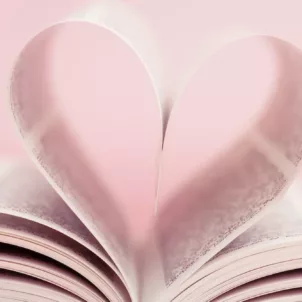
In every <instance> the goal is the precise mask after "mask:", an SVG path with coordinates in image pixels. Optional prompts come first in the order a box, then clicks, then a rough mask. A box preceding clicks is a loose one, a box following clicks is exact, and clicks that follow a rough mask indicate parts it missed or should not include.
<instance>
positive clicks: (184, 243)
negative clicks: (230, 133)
mask: <svg viewBox="0 0 302 302" xmlns="http://www.w3.org/2000/svg"><path fill="white" fill-rule="evenodd" d="M268 44H269V45H270V47H272V49H273V52H274V54H275V55H276V57H277V58H278V64H279V71H280V76H279V78H278V81H277V84H276V87H275V88H276V91H273V93H272V95H271V99H270V106H268V108H267V109H266V111H265V113H264V114H263V115H262V117H261V118H260V120H258V122H257V123H256V124H254V125H251V127H250V130H249V131H247V132H246V135H245V137H243V138H242V139H241V140H239V141H237V144H235V145H233V146H232V148H230V149H229V150H227V151H226V152H224V154H221V155H220V158H219V159H217V160H216V164H213V165H212V166H211V167H209V169H208V170H207V171H203V173H200V175H196V176H195V177H193V178H192V179H191V180H189V181H188V182H187V184H185V185H183V187H182V188H180V189H179V191H178V192H175V194H174V195H173V196H170V197H169V199H168V201H167V202H166V204H167V205H166V206H165V207H164V210H163V211H162V212H161V214H160V215H159V218H158V221H157V224H156V232H157V240H158V251H159V252H158V253H159V256H160V259H161V263H162V266H163V274H164V280H165V285H166V287H168V288H170V291H171V292H174V293H175V292H176V291H177V290H178V287H179V285H180V284H181V283H182V282H184V281H185V280H186V279H188V278H189V277H190V276H191V275H192V273H194V272H196V271H197V270H198V269H199V268H200V267H201V266H202V265H203V264H204V263H205V262H206V261H208V260H210V259H211V258H212V257H213V256H214V255H215V254H217V253H218V252H219V251H220V250H221V249H222V248H224V247H225V246H227V245H228V244H229V243H230V242H231V241H232V240H234V239H235V238H236V237H237V236H238V235H240V234H241V233H243V232H244V231H246V230H247V229H248V228H249V227H250V226H252V225H253V224H255V223H256V221H258V220H259V219H260V218H261V217H263V215H264V214H265V212H267V211H268V209H269V208H271V207H272V205H273V204H275V203H276V202H277V200H278V199H280V198H281V197H282V195H283V194H284V193H285V191H286V189H287V188H288V186H289V184H290V182H291V181H292V179H293V178H294V177H295V175H296V172H297V166H298V164H299V163H300V160H301V154H302V153H301V150H302V148H301V146H302V143H301V142H302V135H301V127H302V114H301V112H302V97H301V95H302V91H301V86H300V85H299V84H297V83H298V81H299V80H298V79H299V78H300V77H301V76H300V73H301V65H302V59H301V54H300V51H299V50H298V49H296V48H294V47H293V46H292V45H289V44H287V43H285V42H282V41H280V40H278V39H275V38H268ZM168 127H169V125H168ZM168 135H169V133H167V137H168ZM167 137H166V138H167Z"/></svg>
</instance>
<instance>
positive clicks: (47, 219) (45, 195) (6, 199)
mask: <svg viewBox="0 0 302 302" xmlns="http://www.w3.org/2000/svg"><path fill="white" fill-rule="evenodd" d="M0 213H6V214H10V215H14V216H18V217H22V218H26V219H28V220H32V221H35V222H38V223H41V224H43V225H46V226H48V227H51V228H53V229H55V230H57V231H59V232H61V233H63V234H65V235H67V236H69V237H71V238H72V239H74V240H76V241H78V242H79V243H80V244H82V245H84V246H85V247H87V248H88V249H90V250H91V251H92V252H94V253H95V254H96V255H97V256H99V257H100V258H101V259H102V260H103V261H105V262H106V263H107V264H108V265H109V266H110V267H111V268H112V269H113V270H114V271H115V272H116V273H117V274H119V275H120V272H119V271H118V269H117V268H116V266H115V264H114V263H113V261H112V260H111V258H110V256H109V255H108V254H107V252H106V251H105V250H104V248H103V247H102V246H101V245H100V244H99V242H98V241H97V240H96V239H95V238H94V237H93V235H92V234H91V233H90V232H89V231H88V230H87V228H86V227H85V226H84V225H83V223H82V222H81V221H80V220H79V218H78V217H77V216H76V215H75V214H74V213H73V212H72V210H71V209H70V208H69V207H68V206H67V205H66V203H65V202H64V201H63V200H62V198H61V197H60V196H59V195H58V194H57V193H56V192H55V191H54V190H53V189H52V187H51V186H50V185H49V184H48V183H47V181H46V180H45V178H44V177H43V176H42V175H41V173H40V172H39V171H38V170H37V169H36V168H35V167H34V165H33V164H32V163H29V162H28V163H25V162H22V163H17V164H11V165H10V166H9V167H7V168H6V170H5V171H4V173H3V174H2V176H1V175H0Z"/></svg>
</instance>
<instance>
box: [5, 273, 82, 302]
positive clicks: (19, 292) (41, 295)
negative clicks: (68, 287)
mask: <svg viewBox="0 0 302 302" xmlns="http://www.w3.org/2000/svg"><path fill="white" fill-rule="evenodd" d="M0 283H1V288H0V300H1V301H32V302H51V301H52V302H53V301H66V302H83V301H84V300H83V299H81V298H79V297H77V296H75V295H73V294H72V293H69V292H68V291H64V290H62V289H60V288H59V287H57V286H55V285H52V284H49V283H47V282H44V281H41V280H38V279H36V278H32V277H29V276H24V275H22V274H18V273H14V272H11V271H6V270H1V271H0Z"/></svg>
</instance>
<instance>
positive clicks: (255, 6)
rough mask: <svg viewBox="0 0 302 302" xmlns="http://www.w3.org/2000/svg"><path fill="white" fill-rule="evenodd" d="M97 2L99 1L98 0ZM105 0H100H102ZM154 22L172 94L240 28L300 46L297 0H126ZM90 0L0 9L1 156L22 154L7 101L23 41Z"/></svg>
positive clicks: (38, 0) (41, 1)
mask: <svg viewBox="0 0 302 302" xmlns="http://www.w3.org/2000/svg"><path fill="white" fill-rule="evenodd" d="M97 2H98V1H97ZM100 2H101V1H100ZM124 2H125V3H127V4H129V5H130V6H133V7H135V8H136V9H137V11H138V12H139V13H141V14H142V15H143V16H144V18H146V19H147V21H148V22H149V23H150V25H151V27H152V29H153V30H154V32H155V35H156V36H157V37H158V39H159V41H160V47H161V49H162V51H163V56H164V59H163V62H164V70H165V75H166V76H165V77H164V78H165V80H164V84H163V87H164V90H165V91H166V92H167V93H166V95H167V96H168V97H169V98H170V97H171V95H173V94H174V93H175V91H176V90H175V88H176V87H177V83H178V82H179V81H180V79H181V78H182V77H183V76H184V74H185V73H186V70H188V68H190V66H192V64H194V63H195V62H196V60H197V58H198V57H199V56H200V55H202V54H205V53H207V49H209V48H211V47H212V46H211V45H213V44H214V45H216V44H220V43H222V42H223V41H224V40H225V39H228V37H234V36H236V35H238V34H239V35H240V34H241V33H242V32H246V31H247V32H256V33H267V34H271V35H275V36H277V37H281V38H283V39H285V40H288V41H290V42H292V43H294V44H296V45H298V46H301V47H302V37H301V26H302V24H301V23H302V21H301V16H300V12H301V1H299V0H277V1H276V0H253V1H241V0H227V1H224V0H211V1H209V0H207V1H204V0H152V1H148V0H125V1H124ZM89 3H92V1H88V0H51V1H47V0H11V1H4V2H3V3H1V9H0V25H1V26H0V39H1V56H0V66H1V68H0V98H1V103H0V123H1V124H0V125H1V126H0V137H1V150H0V151H1V155H3V157H11V156H22V155H23V152H22V151H21V149H20V144H19V142H18V140H16V138H15V134H14V132H13V131H12V126H11V123H10V121H9V119H8V116H7V113H6V111H5V110H6V108H5V105H4V101H5V99H6V98H7V87H8V86H7V77H8V75H9V71H10V68H11V63H12V62H13V60H14V59H15V57H16V55H17V53H18V51H19V50H20V48H22V47H23V44H24V42H25V41H26V39H28V38H29V37H30V36H31V35H32V34H34V33H36V32H37V31H38V30H40V29H41V28H42V27H43V26H45V25H48V24H50V23H53V22H56V21H59V20H61V19H64V18H65V17H66V16H67V15H68V14H70V12H71V11H72V10H73V9H75V8H77V7H79V6H81V5H86V4H89Z"/></svg>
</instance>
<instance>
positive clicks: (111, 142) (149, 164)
mask: <svg viewBox="0 0 302 302" xmlns="http://www.w3.org/2000/svg"><path fill="white" fill-rule="evenodd" d="M71 23H72V22H68V24H67V23H66V24H59V25H55V26H52V27H50V28H47V29H45V30H44V31H42V32H41V33H40V34H38V35H36V36H35V37H34V38H32V39H30V41H29V42H28V43H27V44H26V46H25V47H24V48H23V49H22V51H21V53H20V55H19V56H18V58H17V61H16V63H15V65H14V67H13V72H12V76H11V83H10V92H11V93H10V100H9V105H10V110H11V113H12V116H13V120H14V122H15V125H16V129H17V130H18V132H19V134H20V141H22V142H23V145H24V147H25V149H26V150H27V152H28V155H29V159H30V160H29V161H28V162H27V161H24V162H16V163H12V164H8V163H5V164H4V165H3V166H2V167H1V170H0V172H1V178H0V242H1V243H0V246H1V249H0V268H1V271H0V280H1V282H0V298H1V299H2V300H3V301H15V300H21V301H127V302H130V301H134V302H149V301H150V302H153V301H156V302H157V301H159V302H161V301H162V302H168V301H216V302H218V301H299V300H301V299H302V293H301V289H300V284H301V260H300V254H301V250H302V211H301V202H300V199H301V191H300V187H299V180H298V178H297V175H298V172H299V164H300V161H301V156H302V148H301V146H302V131H301V122H302V108H301V107H302V100H301V96H302V94H301V92H300V90H301V88H300V87H301V85H299V81H300V78H301V75H300V73H301V70H302V68H300V65H302V59H301V54H300V50H298V49H297V48H295V47H294V46H293V45H290V44H289V43H287V42H285V41H282V40H280V39H277V38H273V37H263V36H260V37H259V36H256V37H250V38H246V39H243V40H238V41H235V42H234V43H233V44H231V45H230V47H229V48H227V49H226V51H223V52H222V54H221V55H219V54H218V55H214V56H213V58H212V59H211V60H212V61H211V60H209V62H212V63H211V64H210V63H209V64H210V65H207V63H206V64H204V65H203V66H202V68H199V69H198V70H197V71H196V72H195V73H194V75H193V76H192V78H190V80H189V81H188V83H187V87H186V88H185V90H184V92H183V93H182V95H181V96H180V97H179V99H178V100H177V102H176V103H175V104H174V105H173V108H172V110H167V109H166V108H164V107H161V104H160V102H159V101H158V97H159V93H158V91H156V88H155V87H154V83H153V82H152V76H150V72H148V69H147V68H146V67H145V66H144V64H143V61H142V60H141V58H140V57H139V56H138V54H137V53H136V52H135V49H134V48H132V47H131V46H130V47H129V44H127V43H125V40H124V39H123V38H122V37H121V36H119V35H118V34H116V33H114V31H112V30H110V29H108V28H106V27H105V26H99V24H98V23H95V24H88V25H87V24H86V25H85V26H87V27H89V29H90V30H92V31H94V30H95V31H96V32H97V35H98V38H99V39H100V40H101V42H102V44H101V47H100V48H99V46H98V45H97V44H95V45H94V47H92V48H91V50H90V51H91V53H90V56H92V57H93V55H95V54H96V53H98V55H99V61H97V60H96V61H95V62H94V64H93V66H89V70H90V69H92V68H96V69H98V70H99V71H100V73H101V74H100V79H101V80H102V81H101V84H102V85H100V84H99V83H98V82H97V81H95V82H94V81H92V80H91V79H89V80H88V82H89V84H91V82H93V83H92V84H91V85H95V86H88V88H90V90H89V91H88V92H87V94H80V96H81V97H82V96H84V97H85V100H86V101H87V103H85V104H84V106H83V107H81V110H80V111H77V109H78V107H77V103H76V102H73V103H72V102H71V103H68V101H66V102H63V101H62V100H61V99H60V96H58V95H57V94H56V93H54V91H53V90H51V89H49V87H51V85H52V84H53V83H54V82H55V83H56V85H58V83H60V80H63V79H66V78H68V74H67V73H66V70H67V71H69V72H70V68H71V67H69V68H65V69H64V70H63V69H60V68H59V69H58V70H57V69H56V68H54V69H56V70H55V71H56V72H57V73H56V72H54V74H55V77H54V78H53V77H52V74H50V73H51V72H50V71H49V69H51V67H50V66H53V65H55V62H54V61H52V60H51V58H52V59H53V57H51V51H50V49H51V47H54V46H53V45H52V44H51V43H50V42H51V41H54V40H53V39H55V38H57V39H63V40H64V41H65V42H66V41H67V42H68V43H69V48H70V49H72V52H73V55H74V53H76V50H77V49H79V48H81V47H80V45H86V46H85V47H87V45H88V40H87V41H86V40H85V39H86V38H87V37H88V34H87V32H85V30H84V31H83V32H82V36H81V41H80V43H81V44H77V42H76V40H68V38H71V39H75V35H71V32H72V30H73V29H71V27H72V26H75V27H77V29H78V30H79V29H80V28H81V30H82V26H83V22H74V23H76V24H71ZM95 25H97V26H95ZM85 26H84V27H85ZM60 30H62V31H63V34H62V31H60ZM58 33H59V38H58V37H57V36H56V35H58ZM64 33H65V35H64ZM61 34H62V36H60V35H61ZM55 41H57V40H55ZM67 42H66V43H67ZM78 42H79V41H78ZM259 43H260V44H259ZM234 45H235V46H236V47H235V48H234ZM259 45H261V47H262V48H261V47H260V48H261V49H262V50H265V51H264V52H263V53H264V55H265V56H266V55H267V49H268V48H269V53H270V56H269V58H272V57H273V58H274V60H272V61H273V62H274V63H276V66H277V67H278V70H277V71H278V77H277V80H276V82H275V83H274V85H275V86H274V87H275V90H273V92H274V93H273V94H272V95H271V102H269V105H268V106H267V108H265V110H263V112H262V114H261V115H260V117H257V119H255V120H253V121H251V120H249V119H247V118H246V117H245V118H242V119H241V120H240V123H239V124H240V125H241V127H238V124H236V123H234V124H232V122H233V121H232V120H231V121H230V123H229V124H223V125H220V127H218V126H217V123H213V124H214V126H213V127H212V128H211V129H204V127H202V126H203V124H202V123H203V122H204V120H206V119H207V118H209V120H211V119H213V116H212V115H210V114H209V116H205V115H204V116H203V117H202V118H201V113H202V112H203V110H204V111H206V109H207V106H208V105H209V104H210V103H211V102H213V104H214V107H212V110H213V112H212V113H213V114H214V113H215V111H217V105H216V104H217V103H215V100H216V99H217V97H221V96H223V97H230V95H228V94H227V92H229V88H230V85H231V83H232V79H231V78H232V76H234V75H236V74H237V75H238V76H239V78H240V77H242V73H243V70H244V71H245V72H246V74H247V75H248V74H250V71H253V72H254V71H255V70H254V68H256V69H258V66H256V65H255V63H254V62H253V60H250V61H249V60H247V55H250V54H251V49H252V52H253V51H259ZM263 45H264V46H263ZM268 45H269V47H267V46H268ZM263 47H264V48H263ZM113 49H114V52H112V50H113ZM52 50H53V49H52ZM94 51H95V52H96V53H93V52H94ZM54 53H55V55H56V56H59V55H62V52H61V51H57V52H56V51H54ZM243 54H245V56H244V55H243ZM265 56H264V57H265ZM76 58H77V59H78V60H77V61H76V62H77V64H78V66H81V64H82V66H86V65H87V64H86V59H87V58H84V59H82V61H81V58H80V57H76ZM257 59H259V57H257ZM232 60H233V61H232ZM234 60H235V61H236V60H237V61H239V63H240V64H238V62H237V65H235V64H233V63H234ZM59 61H60V66H62V65H63V66H64V64H65V63H66V61H67V58H66V57H65V59H64V60H59ZM267 61H269V60H268V57H265V61H264V63H265V62H267ZM49 62H50V63H51V64H49ZM213 62H214V63H213ZM221 62H224V63H225V64H229V67H230V68H231V71H232V72H231V73H230V74H228V76H225V74H224V73H223V72H222V71H221V69H220V67H221V65H223V64H221ZM264 63H263V64H264ZM73 64H74V63H73ZM246 64H247V65H246ZM55 66H56V65H55ZM213 66H214V67H215V66H216V67H217V68H218V69H215V68H214V70H215V72H214V73H211V70H212V68H213ZM242 66H244V68H242ZM274 66H275V65H274ZM266 67H267V66H266ZM269 67H271V66H270V65H269ZM249 68H250V69H249ZM262 68H263V69H262V71H261V72H262V74H263V73H265V70H266V69H265V68H264V65H263V66H262ZM130 71H131V72H130ZM58 72H59V73H60V75H59V74H58ZM87 72H88V70H87ZM85 74H87V73H85ZM71 75H75V72H74V70H72V73H69V76H71ZM221 75H224V77H222V79H223V81H225V82H226V83H227V85H224V86H222V85H220V86H219V89H215V87H214V88H213V86H211V85H207V84H209V83H210V82H207V81H208V79H209V78H211V77H212V78H215V79H216V78H217V77H219V76H221ZM254 75H255V74H254ZM74 78H75V79H73V78H72V76H71V79H70V83H69V82H67V81H66V82H64V84H63V86H61V87H64V89H65V90H64V93H65V94H64V97H65V98H66V99H72V100H73V101H74V100H75V99H76V97H77V94H79V93H78V91H77V92H76V93H75V92H74V91H76V90H77V89H75V87H77V86H80V82H77V80H78V79H77V77H76V76H74ZM85 78H88V77H86V76H85ZM237 79H238V78H237ZM81 80H83V79H81ZM229 80H230V82H229ZM257 80H258V81H260V82H262V81H263V78H262V77H261V75H259V74H258V73H257V76H256V77H255V78H254V81H255V83H256V82H257ZM233 84H234V83H233ZM238 86H240V85H238V82H237V84H236V85H235V86H234V87H235V89H234V90H232V91H236V92H237V91H239V90H240V89H241V88H242V87H238ZM242 86H243V88H244V89H243V90H240V91H241V92H242V91H244V94H242V95H244V96H247V97H248V96H249V95H252V96H253V97H254V96H255V95H253V93H252V91H250V90H249V91H248V93H247V92H246V87H245V86H244V83H243V84H242ZM234 87H233V88H234ZM86 88H87V87H86ZM97 88H99V90H100V92H99V91H98V90H97ZM68 89H70V93H73V94H71V95H68V93H66V91H67V92H68ZM91 91H92V92H91ZM215 93H218V94H215ZM242 95H241V94H240V95H239V97H241V96H242ZM233 96H234V95H233ZM204 97H207V98H208V99H206V102H204V103H203V106H204V107H203V106H202V105H201V101H200V100H201V99H203V98H204ZM90 98H91V99H90ZM58 99H59V101H57V100H58ZM218 103H219V102H218ZM64 106H66V107H67V108H68V110H66V108H65V111H64V110H63V109H64V108H63V107H64ZM227 106H228V105H227ZM227 106H226V107H225V108H224V110H222V109H223V108H219V109H220V114H221V115H223V114H224V113H225V110H226V108H227ZM243 106H247V104H245V103H244V104H243ZM85 110H87V111H85ZM221 110H222V111H221ZM253 113H255V112H253ZM85 114H86V116H88V120H87V119H85V120H83V116H84V115H85ZM76 116H78V117H80V120H81V118H82V123H80V125H79V124H77V121H76V120H75V119H74V117H76ZM218 116H219V114H218ZM215 118H216V117H215ZM218 121H219V119H218ZM218 124H219V123H218ZM234 129H236V130H237V132H236V131H235V132H236V135H235V136H234V137H232V138H231V139H229V135H230V133H231V132H232V131H234ZM220 132H222V135H220V136H219V137H218V138H217V139H216V140H215V137H216V136H217V135H218V134H221V133H220ZM206 133H210V134H209V136H210V138H211V139H210V140H209V141H208V142H210V143H211V144H212V148H209V150H210V151H209V152H208V153H207V152H206V151H204V152H201V150H202V149H203V148H204V149H206V148H207V147H208V146H205V144H204V143H203V142H204V141H203V138H204V137H205V134H206ZM232 133H233V132H232ZM226 137H227V138H228V139H226ZM88 147H89V148H88ZM215 148H216V149H217V150H216V151H215V152H214V151H213V150H215ZM117 187H118V188H119V190H117V189H115V188H117Z"/></svg>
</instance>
